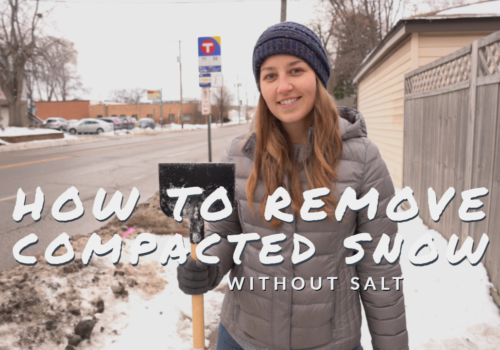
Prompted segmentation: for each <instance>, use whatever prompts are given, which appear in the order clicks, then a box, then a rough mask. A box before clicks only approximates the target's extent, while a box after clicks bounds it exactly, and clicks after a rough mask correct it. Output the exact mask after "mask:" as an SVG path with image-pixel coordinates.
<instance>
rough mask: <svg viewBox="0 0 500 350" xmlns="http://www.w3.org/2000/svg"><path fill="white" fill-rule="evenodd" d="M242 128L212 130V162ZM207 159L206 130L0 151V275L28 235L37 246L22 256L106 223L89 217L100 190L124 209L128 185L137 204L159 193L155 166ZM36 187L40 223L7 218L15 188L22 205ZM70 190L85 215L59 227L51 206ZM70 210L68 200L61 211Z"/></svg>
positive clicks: (13, 263)
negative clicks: (41, 200)
mask: <svg viewBox="0 0 500 350" xmlns="http://www.w3.org/2000/svg"><path fill="white" fill-rule="evenodd" d="M245 129H246V126H244V125H241V126H228V127H224V128H217V129H212V157H213V160H214V161H218V160H219V159H220V156H221V155H222V152H223V151H224V149H225V148H226V146H227V144H228V143H229V141H230V140H232V139H233V138H234V137H235V136H236V135H238V134H240V133H242V132H244V131H245ZM207 161H208V143H207V131H206V130H200V131H184V132H176V133H165V134H161V135H154V136H153V135H148V136H141V137H128V138H121V139H117V140H110V141H98V142H92V143H83V144H75V145H67V146H60V147H51V148H43V149H31V150H22V151H12V152H5V153H0V242H1V244H0V271H3V270H5V269H7V268H9V267H11V266H13V265H15V264H17V262H16V261H15V260H14V258H13V255H12V248H13V246H14V244H15V243H16V242H17V241H18V240H19V239H21V238H23V237H25V236H27V235H29V234H30V233H35V234H36V235H37V236H38V239H39V242H38V244H36V245H34V246H32V247H29V248H28V249H26V250H25V251H23V254H24V255H30V254H33V253H34V252H36V251H44V250H45V248H46V247H47V246H48V244H49V243H50V242H51V241H52V240H53V239H54V238H55V237H57V236H58V235H60V234H61V233H63V232H66V233H67V234H68V235H70V236H73V235H76V234H78V233H82V234H87V233H91V232H92V231H94V230H96V229H98V228H99V227H101V226H103V225H104V224H105V223H106V222H99V221H97V220H96V219H95V218H94V215H93V214H92V208H93V205H94V198H95V195H96V193H97V191H98V190H99V188H103V189H104V190H105V191H106V192H107V193H108V196H107V198H106V203H105V205H106V204H107V203H108V202H109V200H110V199H111V197H112V196H113V194H114V193H115V191H117V190H119V191H121V192H122V194H123V195H124V200H123V205H125V203H126V201H127V199H128V196H129V194H130V192H131V191H132V188H133V187H136V188H137V189H138V190H139V192H140V195H141V197H140V199H139V203H141V202H144V201H146V200H147V199H148V198H150V197H151V196H152V195H154V193H155V192H156V191H157V190H158V163H176V162H179V163H184V162H188V163H194V162H207ZM38 186H40V188H41V190H42V192H43V193H44V194H45V205H44V209H43V212H42V217H41V219H40V220H39V221H38V222H35V221H34V220H33V218H32V217H31V214H28V215H26V216H24V218H23V220H22V221H21V222H19V223H17V222H15V221H14V219H13V218H12V214H13V212H14V207H15V203H16V197H17V191H18V189H19V188H22V190H23V191H24V192H25V193H26V204H31V203H33V202H34V200H35V191H36V188H37V187H38ZM71 186H74V187H76V188H77V189H78V191H79V197H80V199H81V201H82V203H83V206H84V208H85V214H84V215H83V216H82V217H81V218H80V219H78V220H76V221H73V222H68V223H61V222H58V221H56V220H55V219H54V218H53V217H52V213H51V211H52V205H53V203H54V202H55V200H56V199H57V198H58V197H59V196H60V195H61V194H62V193H63V192H65V191H66V190H67V189H68V188H70V187H71ZM74 207H75V206H74V204H73V202H69V203H68V204H66V205H65V207H64V210H63V211H69V210H72V209H74Z"/></svg>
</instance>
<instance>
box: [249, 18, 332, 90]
mask: <svg viewBox="0 0 500 350" xmlns="http://www.w3.org/2000/svg"><path fill="white" fill-rule="evenodd" d="M274 55H293V56H297V57H299V58H301V59H303V60H304V61H306V62H307V63H308V64H309V65H310V66H311V68H312V69H313V70H314V71H315V72H316V75H317V76H318V78H319V80H320V81H321V83H322V84H323V85H324V86H325V87H326V84H327V83H328V79H329V78H330V62H329V61H328V55H327V53H326V50H325V49H324V47H323V45H322V44H321V41H320V40H319V38H318V36H317V35H316V34H315V33H314V32H313V31H312V30H310V29H309V28H307V27H305V26H303V25H301V24H298V23H295V22H282V23H279V24H275V25H273V26H271V27H269V28H267V29H266V31H265V32H264V33H262V35H261V36H260V38H259V40H257V44H255V48H254V49H253V74H254V75H255V81H256V82H257V86H258V87H259V90H260V84H259V79H260V66H261V65H262V63H264V61H265V60H266V59H267V58H268V57H269V56H274Z"/></svg>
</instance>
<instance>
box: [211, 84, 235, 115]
mask: <svg viewBox="0 0 500 350" xmlns="http://www.w3.org/2000/svg"><path fill="white" fill-rule="evenodd" d="M233 100H234V93H233V92H232V90H231V89H230V88H229V86H227V84H223V86H222V87H221V88H214V89H212V103H213V104H214V105H215V106H216V107H217V109H218V110H219V117H220V118H221V119H220V121H221V122H223V121H225V120H228V119H229V118H228V110H229V106H230V105H231V102H232V101H233Z"/></svg>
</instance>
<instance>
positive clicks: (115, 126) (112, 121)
mask: <svg viewBox="0 0 500 350" xmlns="http://www.w3.org/2000/svg"><path fill="white" fill-rule="evenodd" d="M99 120H102V121H103V122H106V123H109V124H111V125H113V130H118V129H120V128H121V123H120V121H119V120H118V118H113V117H106V118H99Z"/></svg>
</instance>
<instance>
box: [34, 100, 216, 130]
mask: <svg viewBox="0 0 500 350" xmlns="http://www.w3.org/2000/svg"><path fill="white" fill-rule="evenodd" d="M35 107H36V109H37V110H38V111H37V113H36V115H37V116H38V117H39V118H41V119H44V120H45V119H47V118H50V117H61V118H65V119H67V120H70V119H83V118H102V117H120V116H126V117H134V118H137V120H139V119H142V118H153V119H154V120H155V121H156V122H157V123H159V122H160V114H161V113H160V104H159V103H138V104H124V103H116V102H100V101H99V102H98V101H60V102H35ZM182 114H183V116H182V120H183V122H184V123H186V124H204V123H206V122H207V118H206V117H205V116H202V115H201V111H200V102H199V101H196V100H184V103H183V106H182ZM163 123H164V124H168V123H178V124H181V118H180V103H179V101H165V102H164V103H163Z"/></svg>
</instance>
